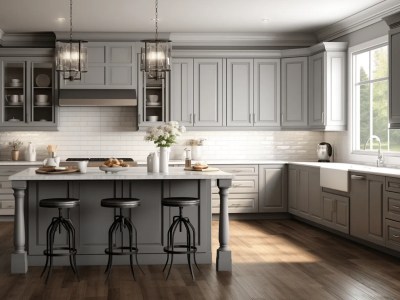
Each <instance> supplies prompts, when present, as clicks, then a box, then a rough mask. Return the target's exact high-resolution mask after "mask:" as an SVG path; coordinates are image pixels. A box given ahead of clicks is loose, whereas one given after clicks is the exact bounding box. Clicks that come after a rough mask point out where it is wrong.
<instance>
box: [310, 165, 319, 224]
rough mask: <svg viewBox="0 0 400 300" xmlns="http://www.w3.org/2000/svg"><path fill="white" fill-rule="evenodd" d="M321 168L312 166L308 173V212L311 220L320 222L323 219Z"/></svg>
mask: <svg viewBox="0 0 400 300" xmlns="http://www.w3.org/2000/svg"><path fill="white" fill-rule="evenodd" d="M319 173H320V169H319V168H310V169H309V173H308V214H309V218H310V220H313V221H315V222H320V221H321V219H322V200H321V199H322V198H321V192H322V189H321V186H320V184H319V177H320V176H319V175H320V174H319Z"/></svg>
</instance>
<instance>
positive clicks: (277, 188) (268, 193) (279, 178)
mask: <svg viewBox="0 0 400 300" xmlns="http://www.w3.org/2000/svg"><path fill="white" fill-rule="evenodd" d="M259 168H260V169H259V184H258V187H259V201H258V207H259V212H286V211H287V199H286V192H285V191H286V171H285V170H286V168H285V165H260V166H259Z"/></svg>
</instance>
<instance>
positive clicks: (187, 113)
mask: <svg viewBox="0 0 400 300" xmlns="http://www.w3.org/2000/svg"><path fill="white" fill-rule="evenodd" d="M170 78H171V101H170V114H171V115H170V118H171V120H173V121H178V122H180V123H182V124H183V125H185V126H193V58H174V59H173V60H172V67H171V77H170Z"/></svg>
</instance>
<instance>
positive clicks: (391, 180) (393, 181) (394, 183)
mask: <svg viewBox="0 0 400 300" xmlns="http://www.w3.org/2000/svg"><path fill="white" fill-rule="evenodd" d="M386 190H387V191H389V192H395V193H400V178H395V177H386Z"/></svg>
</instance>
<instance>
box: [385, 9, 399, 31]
mask: <svg viewBox="0 0 400 300" xmlns="http://www.w3.org/2000/svg"><path fill="white" fill-rule="evenodd" d="M383 19H384V20H385V22H386V24H388V26H389V27H390V29H393V28H397V27H400V13H397V14H394V15H390V16H387V17H385V18H383Z"/></svg>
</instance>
